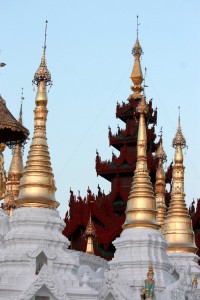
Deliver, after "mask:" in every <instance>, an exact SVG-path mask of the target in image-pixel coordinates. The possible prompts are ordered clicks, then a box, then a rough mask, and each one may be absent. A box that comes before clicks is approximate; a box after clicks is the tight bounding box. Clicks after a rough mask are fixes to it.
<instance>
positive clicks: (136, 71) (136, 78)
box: [129, 16, 143, 100]
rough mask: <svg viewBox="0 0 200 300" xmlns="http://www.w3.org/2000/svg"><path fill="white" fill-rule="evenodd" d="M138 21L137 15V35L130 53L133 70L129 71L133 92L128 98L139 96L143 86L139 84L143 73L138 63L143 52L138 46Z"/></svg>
mask: <svg viewBox="0 0 200 300" xmlns="http://www.w3.org/2000/svg"><path fill="white" fill-rule="evenodd" d="M139 25H140V24H139V22H138V16H137V29H136V32H137V37H136V42H135V45H134V47H133V49H132V54H133V56H134V59H135V61H134V65H133V70H132V73H131V77H130V78H131V80H132V82H133V84H134V85H133V86H132V87H131V89H132V91H133V94H132V95H130V96H129V100H130V99H132V98H134V99H136V98H141V92H142V91H143V87H142V86H141V84H142V81H143V75H142V69H141V65H140V56H141V55H142V54H143V52H142V47H141V46H140V43H139V39H138V33H139Z"/></svg>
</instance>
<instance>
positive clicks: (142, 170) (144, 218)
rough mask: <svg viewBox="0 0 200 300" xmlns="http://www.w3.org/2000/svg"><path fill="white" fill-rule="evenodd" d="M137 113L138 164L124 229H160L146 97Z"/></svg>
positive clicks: (139, 105)
mask: <svg viewBox="0 0 200 300" xmlns="http://www.w3.org/2000/svg"><path fill="white" fill-rule="evenodd" d="M137 111H138V112H139V113H140V118H139V128H138V140H137V163H136V169H135V172H134V177H133V182H132V186H131V191H130V194H129V198H128V202H127V208H126V220H125V223H124V225H123V228H124V229H126V228H132V227H139V228H153V229H159V227H160V226H159V225H158V223H157V221H156V214H157V211H156V200H155V196H154V192H153V188H152V184H151V181H150V176H149V172H148V170H147V154H146V152H147V134H146V123H145V116H144V115H145V114H146V113H148V106H147V104H146V99H145V97H143V98H142V99H141V101H140V103H139V104H138V108H137Z"/></svg>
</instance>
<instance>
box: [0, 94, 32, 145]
mask: <svg viewBox="0 0 200 300" xmlns="http://www.w3.org/2000/svg"><path fill="white" fill-rule="evenodd" d="M28 135H29V131H28V129H26V128H25V127H24V126H22V125H21V124H20V123H19V122H18V121H17V120H16V119H15V118H14V116H13V115H12V114H11V112H10V111H9V110H8V108H7V107H6V102H5V100H4V99H3V98H2V97H1V96H0V142H1V143H6V144H7V145H8V146H9V147H12V146H13V145H16V144H23V143H24V142H25V140H26V139H27V138H28Z"/></svg>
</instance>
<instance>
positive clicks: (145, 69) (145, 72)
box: [143, 67, 147, 95]
mask: <svg viewBox="0 0 200 300" xmlns="http://www.w3.org/2000/svg"><path fill="white" fill-rule="evenodd" d="M146 75H147V67H145V68H144V89H143V94H144V95H145V87H147V85H146V84H145V80H146Z"/></svg>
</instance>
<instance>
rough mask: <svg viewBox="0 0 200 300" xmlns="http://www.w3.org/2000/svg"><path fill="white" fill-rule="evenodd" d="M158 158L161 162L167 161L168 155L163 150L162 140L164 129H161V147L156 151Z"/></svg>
mask: <svg viewBox="0 0 200 300" xmlns="http://www.w3.org/2000/svg"><path fill="white" fill-rule="evenodd" d="M156 158H157V159H158V160H159V159H160V160H161V161H162V162H166V160H167V155H166V153H165V151H164V149H163V140H162V129H161V133H160V141H159V145H158V148H157V150H156Z"/></svg>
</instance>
